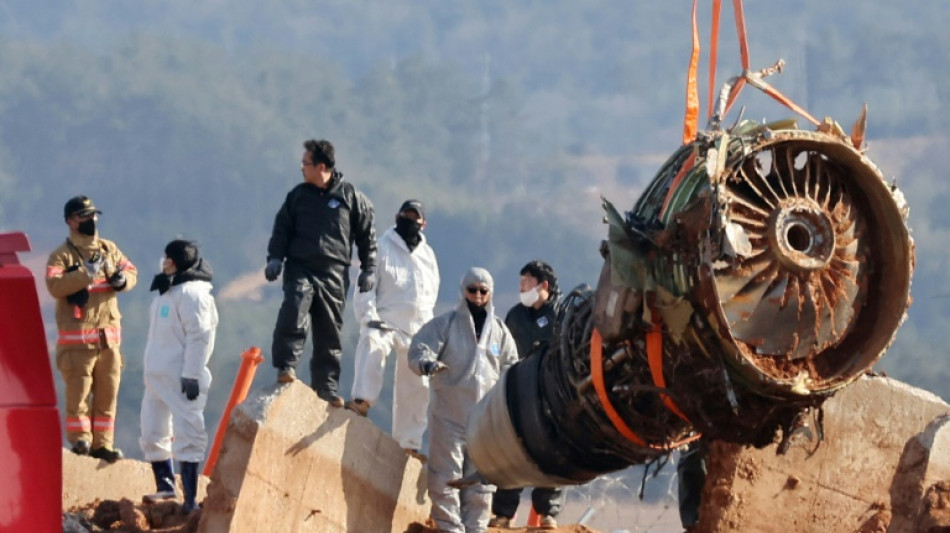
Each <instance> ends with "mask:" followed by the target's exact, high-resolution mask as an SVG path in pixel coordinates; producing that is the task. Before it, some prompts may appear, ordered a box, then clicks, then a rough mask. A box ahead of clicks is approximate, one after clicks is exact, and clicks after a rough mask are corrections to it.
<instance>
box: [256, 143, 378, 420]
mask: <svg viewBox="0 0 950 533" xmlns="http://www.w3.org/2000/svg"><path fill="white" fill-rule="evenodd" d="M303 147H304V154H303V158H302V161H301V167H300V170H301V172H302V173H303V183H301V184H299V185H297V186H296V187H294V188H293V189H292V190H291V191H290V193H288V194H287V199H286V200H284V204H283V205H282V206H281V208H280V211H278V212H277V218H276V219H275V220H274V231H273V232H272V233H271V238H270V242H269V243H268V245H267V266H266V267H265V269H264V275H265V276H266V277H267V280H268V281H274V280H276V279H277V277H278V276H280V273H281V270H283V271H284V285H283V289H284V302H283V304H282V305H281V307H280V312H279V313H278V315H277V325H276V326H275V327H274V344H273V349H272V353H273V357H274V361H273V362H274V367H276V368H277V370H278V374H277V380H278V381H280V382H281V383H289V382H291V381H294V380H295V379H296V373H295V371H294V368H295V367H296V366H297V362H298V361H299V360H300V356H301V354H302V353H303V348H304V344H305V343H306V341H307V333H308V330H309V329H310V328H311V322H312V327H313V358H312V359H311V360H310V378H311V386H312V387H313V388H314V390H316V391H317V394H318V395H319V396H320V397H321V398H323V399H324V400H326V401H327V402H329V403H330V405H332V406H334V407H343V403H344V402H343V398H342V397H340V395H339V394H338V393H337V391H338V388H339V379H340V359H341V356H342V348H341V342H340V330H341V328H342V327H343V301H344V299H345V298H346V288H347V285H348V283H347V279H346V276H347V269H348V267H349V266H350V257H351V244H352V243H355V244H356V247H357V250H358V253H359V259H360V270H361V272H360V276H359V281H358V286H359V291H360V292H366V291H370V290H373V287H375V285H376V277H375V271H376V230H375V228H374V224H373V205H372V203H370V201H369V199H368V198H366V196H365V195H363V193H361V192H359V191H358V190H356V188H355V187H354V186H353V185H351V184H350V183H348V182H346V181H343V174H342V173H341V172H339V171H337V170H336V168H335V164H336V161H335V157H334V149H333V145H332V144H330V142H329V141H325V140H320V141H317V140H313V139H311V140H309V141H306V142H304V143H303Z"/></svg>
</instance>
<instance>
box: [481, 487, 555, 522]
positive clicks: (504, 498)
mask: <svg viewBox="0 0 950 533" xmlns="http://www.w3.org/2000/svg"><path fill="white" fill-rule="evenodd" d="M522 490H524V489H498V490H496V491H495V495H494V496H493V497H492V500H491V512H492V514H493V515H495V516H504V517H507V518H513V517H514V516H515V512H516V511H517V510H518V503H519V502H520V501H521V491H522ZM561 503H562V502H561V489H559V488H547V489H546V488H540V487H538V488H535V489H534V490H532V491H531V505H532V506H534V510H535V511H537V513H538V514H539V515H544V516H557V515H558V513H560V512H561Z"/></svg>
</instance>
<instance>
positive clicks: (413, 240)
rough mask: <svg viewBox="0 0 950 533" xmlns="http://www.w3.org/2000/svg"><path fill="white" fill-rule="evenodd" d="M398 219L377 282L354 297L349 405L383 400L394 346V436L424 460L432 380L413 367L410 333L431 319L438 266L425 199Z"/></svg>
mask: <svg viewBox="0 0 950 533" xmlns="http://www.w3.org/2000/svg"><path fill="white" fill-rule="evenodd" d="M395 222H396V223H395V225H394V226H392V227H390V228H389V229H387V230H386V232H385V233H383V235H382V236H381V237H380V238H379V239H378V241H377V249H376V287H375V288H374V289H373V290H369V291H366V292H358V293H356V295H355V296H354V308H355V312H356V318H357V319H358V320H359V323H360V339H359V341H358V343H357V345H356V361H355V376H354V379H353V389H352V394H351V397H352V398H353V399H352V400H351V401H350V402H348V403H347V405H346V407H347V408H348V409H350V410H352V411H355V412H356V413H359V414H360V415H362V416H366V414H367V412H368V411H369V409H370V407H372V406H373V405H375V404H376V402H377V401H378V400H379V395H380V392H381V391H382V388H383V373H384V371H385V369H386V358H387V357H388V356H389V354H390V352H392V351H395V352H396V368H395V377H394V383H393V423H392V436H393V438H394V439H396V441H397V442H399V445H400V446H402V448H403V449H404V450H406V453H408V454H410V455H413V456H415V457H418V458H420V459H424V456H423V455H422V453H421V451H420V450H421V449H422V436H423V433H425V429H426V424H427V414H426V411H427V409H428V408H429V379H428V378H427V377H425V376H422V377H420V376H417V375H416V374H414V373H412V372H411V371H410V370H409V366H408V365H407V363H406V355H407V353H408V352H409V343H410V341H411V340H412V336H413V335H414V334H415V333H416V332H417V331H419V328H420V327H422V325H423V324H425V323H426V322H428V321H429V320H430V319H431V318H432V310H433V308H434V307H435V303H436V300H437V299H438V296H439V265H438V262H437V261H436V258H435V253H434V252H433V251H432V248H431V247H430V246H429V244H428V243H427V242H426V238H425V235H423V233H422V230H423V229H424V228H425V227H426V219H425V208H424V207H423V205H422V202H420V201H419V200H406V201H405V202H403V204H402V206H400V208H399V211H398V212H397V213H396V221H395Z"/></svg>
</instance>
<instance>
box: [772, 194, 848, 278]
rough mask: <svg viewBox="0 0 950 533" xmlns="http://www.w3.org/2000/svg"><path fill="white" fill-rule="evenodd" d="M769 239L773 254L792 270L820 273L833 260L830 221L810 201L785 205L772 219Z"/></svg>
mask: <svg viewBox="0 0 950 533" xmlns="http://www.w3.org/2000/svg"><path fill="white" fill-rule="evenodd" d="M768 236H769V241H770V244H771V250H772V252H773V253H774V254H775V256H776V258H777V259H778V261H779V262H780V263H781V264H782V265H783V266H785V267H786V268H789V269H793V270H799V271H802V272H807V271H812V270H819V269H822V268H825V267H826V266H827V265H828V263H829V262H830V261H831V259H832V257H834V251H835V231H834V225H833V223H832V220H831V217H830V216H829V214H828V213H826V212H825V211H824V210H823V209H821V207H820V206H819V205H818V204H816V203H814V202H812V201H810V200H809V199H804V198H792V199H787V200H785V201H783V202H782V203H781V204H780V205H779V206H778V209H776V210H775V211H774V212H773V213H772V216H771V217H770V218H769V231H768Z"/></svg>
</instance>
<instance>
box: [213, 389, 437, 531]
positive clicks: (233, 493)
mask: <svg viewBox="0 0 950 533" xmlns="http://www.w3.org/2000/svg"><path fill="white" fill-rule="evenodd" d="M422 466H423V465H422V464H421V463H420V462H419V461H417V460H415V459H411V458H410V457H408V456H407V455H406V454H405V453H404V452H403V450H402V449H401V448H400V447H399V445H398V444H397V443H396V442H395V441H394V440H393V439H392V438H391V437H390V436H389V435H387V434H385V433H384V432H383V431H381V430H380V429H379V428H378V427H376V426H375V425H374V424H373V423H372V422H370V421H369V420H368V419H366V418H363V417H360V416H357V415H356V414H354V413H352V412H350V411H347V410H344V409H336V408H331V407H329V406H328V405H327V403H326V402H324V401H322V400H320V399H319V398H318V397H317V396H316V394H315V393H314V392H313V391H312V390H311V389H310V388H309V387H307V386H306V385H304V384H303V383H301V382H300V381H296V382H294V383H291V384H289V385H279V384H274V385H271V386H269V387H266V388H264V389H262V390H257V391H251V393H250V394H249V395H248V398H247V400H245V401H244V402H243V403H242V404H240V405H239V406H238V407H236V408H235V409H234V411H233V413H232V415H231V421H230V423H229V424H228V429H227V433H226V435H225V437H224V443H223V445H222V448H221V454H220V456H219V458H218V462H217V465H216V466H215V469H214V472H213V473H212V475H211V479H212V482H211V485H210V486H209V487H208V498H207V499H206V500H205V503H204V507H203V510H202V516H201V522H200V524H199V527H198V531H199V532H203V533H218V532H223V531H229V532H236V533H240V532H248V533H250V532H254V533H257V532H260V531H294V532H296V533H307V532H313V533H318V532H319V533H367V532H374V533H383V532H386V531H391V532H392V533H403V532H404V531H406V530H407V528H408V527H409V526H410V524H412V523H415V522H419V523H422V522H424V521H425V519H426V518H427V517H428V515H429V500H428V498H427V497H426V493H425V476H424V472H425V469H424V468H423V467H422Z"/></svg>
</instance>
